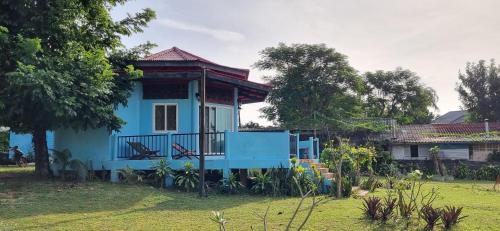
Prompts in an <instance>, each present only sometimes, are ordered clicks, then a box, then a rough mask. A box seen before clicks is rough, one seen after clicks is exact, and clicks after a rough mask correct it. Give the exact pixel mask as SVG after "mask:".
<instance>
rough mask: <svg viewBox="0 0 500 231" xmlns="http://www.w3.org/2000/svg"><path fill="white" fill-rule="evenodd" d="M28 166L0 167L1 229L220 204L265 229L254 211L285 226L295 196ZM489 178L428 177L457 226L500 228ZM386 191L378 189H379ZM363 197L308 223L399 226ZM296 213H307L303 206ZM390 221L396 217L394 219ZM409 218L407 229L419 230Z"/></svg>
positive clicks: (332, 204) (327, 205)
mask: <svg viewBox="0 0 500 231" xmlns="http://www.w3.org/2000/svg"><path fill="white" fill-rule="evenodd" d="M32 170H33V168H32V167H28V168H23V169H21V168H17V167H0V230H39V229H49V230H217V226H216V225H215V224H213V223H212V222H211V221H210V220H209V216H210V213H211V211H212V210H222V211H224V213H225V216H226V218H227V219H228V224H227V228H228V230H250V229H251V226H252V225H253V226H254V229H255V230H262V226H261V222H260V220H259V218H258V217H257V216H256V214H263V213H264V212H265V209H266V208H267V205H268V204H269V203H271V210H270V212H269V226H270V227H271V228H272V229H273V230H283V229H284V227H285V226H286V223H287V220H288V218H289V217H290V216H291V214H292V210H293V209H294V208H295V206H296V203H297V202H298V199H297V198H268V197H259V196H249V195H235V196H223V195H220V196H210V197H209V198H207V199H200V198H198V197H197V195H196V194H193V193H182V192H176V191H164V190H159V189H156V188H153V187H149V186H130V185H121V184H111V183H108V182H90V183H84V184H77V185H75V184H72V183H62V182H59V181H45V182H38V181H35V180H33V179H31V177H30V174H31V171H32ZM492 185H493V183H492V182H465V181H460V182H453V183H437V182H432V183H429V184H428V185H427V186H426V187H427V188H430V187H432V186H435V187H439V190H440V192H441V196H440V198H439V199H438V201H437V202H436V203H435V205H438V206H441V205H445V204H453V205H457V206H464V213H465V215H468V216H469V217H467V218H466V219H465V220H464V221H463V222H462V223H460V224H459V225H458V226H457V228H458V229H459V230H500V192H493V191H492V190H491V188H492ZM384 193H385V192H384V190H379V191H378V192H377V193H375V194H379V195H383V194H384ZM360 207H361V200H360V199H353V198H350V199H344V200H327V201H325V202H324V203H323V204H321V205H320V206H319V207H318V209H317V210H315V212H314V213H313V216H312V217H311V219H310V221H309V223H308V224H307V225H306V229H307V230H380V229H387V230H391V229H402V228H403V225H402V224H395V225H394V224H390V225H386V226H381V225H379V224H377V223H370V222H368V221H366V220H364V219H362V214H361V210H360V209H359V208H360ZM301 215H304V212H302V214H301ZM392 223H394V222H392ZM422 227H423V224H422V223H421V224H414V225H411V226H410V229H421V228H422Z"/></svg>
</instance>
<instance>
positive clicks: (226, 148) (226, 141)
mask: <svg viewBox="0 0 500 231" xmlns="http://www.w3.org/2000/svg"><path fill="white" fill-rule="evenodd" d="M228 137H229V131H228V130H225V131H224V158H225V159H226V160H229V156H230V154H229V153H230V152H231V151H230V149H229V142H231V140H230V139H228Z"/></svg>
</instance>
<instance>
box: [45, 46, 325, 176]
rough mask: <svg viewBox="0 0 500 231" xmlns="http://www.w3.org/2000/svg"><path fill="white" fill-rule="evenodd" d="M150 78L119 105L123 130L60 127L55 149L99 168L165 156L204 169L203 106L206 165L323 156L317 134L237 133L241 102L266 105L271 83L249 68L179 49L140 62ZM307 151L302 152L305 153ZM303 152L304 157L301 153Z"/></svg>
mask: <svg viewBox="0 0 500 231" xmlns="http://www.w3.org/2000/svg"><path fill="white" fill-rule="evenodd" d="M135 66H136V68H137V69H141V70H143V72H144V76H143V77H142V78H140V79H139V80H136V81H135V83H134V89H133V92H132V94H131V96H130V97H129V99H128V104H127V105H126V106H122V107H120V108H118V109H117V111H116V113H117V115H118V116H119V117H120V118H122V119H123V120H124V121H125V122H126V124H125V125H124V126H123V127H122V128H121V130H120V131H119V132H111V133H110V132H108V131H107V130H106V129H105V128H102V129H95V130H87V131H74V130H71V129H60V130H56V131H54V149H57V150H63V149H66V148H67V149H69V150H71V152H72V153H73V158H77V159H80V160H81V161H83V162H86V163H89V164H91V166H92V168H93V169H94V170H110V171H111V180H112V181H117V180H118V173H117V170H119V169H122V168H125V167H131V168H134V169H140V170H148V169H151V167H152V165H153V164H154V163H155V162H157V161H158V160H159V159H160V158H166V159H167V160H168V161H169V163H170V165H171V167H173V168H175V169H181V168H182V167H183V165H184V163H185V162H186V161H190V162H192V163H193V164H194V166H195V167H197V166H198V162H199V161H198V157H199V155H200V153H199V152H200V151H199V150H200V148H199V131H200V128H199V126H200V125H199V124H200V123H199V122H200V118H199V115H200V110H205V113H204V114H205V118H203V119H204V121H205V131H206V134H205V141H204V143H205V144H206V146H205V148H204V149H205V156H206V157H205V168H206V169H208V170H211V169H213V170H215V169H217V170H222V172H223V175H224V176H226V177H227V175H228V174H229V172H230V170H231V169H255V168H262V169H265V168H272V167H289V166H290V159H291V157H294V156H300V158H302V159H308V160H312V161H316V162H317V161H318V159H319V146H318V139H316V138H313V137H310V138H307V139H304V140H300V138H299V136H298V134H291V133H290V132H289V131H287V130H282V131H273V132H258V131H253V132H243V131H238V125H239V122H238V121H239V112H240V107H241V105H243V104H249V103H256V102H262V101H264V99H265V98H266V96H267V94H268V92H269V91H270V89H271V86H269V85H266V84H261V83H256V82H252V81H249V80H248V75H249V70H247V69H239V68H233V67H227V66H223V65H219V64H216V63H214V62H211V61H209V60H207V59H204V58H201V57H199V56H196V55H193V54H191V53H189V52H186V51H184V50H181V49H179V48H176V47H173V48H171V49H168V50H164V51H161V52H159V53H156V54H153V55H150V56H147V57H145V58H143V59H142V60H139V61H138V62H137V63H135ZM203 74H205V76H206V88H205V89H206V90H205V92H206V105H205V108H200V100H199V91H198V88H199V81H200V78H201V77H202V75H203ZM301 150H302V151H301ZM300 153H302V154H301V155H299V154H300Z"/></svg>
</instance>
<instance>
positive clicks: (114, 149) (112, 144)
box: [109, 134, 118, 160]
mask: <svg viewBox="0 0 500 231" xmlns="http://www.w3.org/2000/svg"><path fill="white" fill-rule="evenodd" d="M109 152H110V154H111V160H117V159H118V137H117V136H116V134H112V135H111V136H109Z"/></svg>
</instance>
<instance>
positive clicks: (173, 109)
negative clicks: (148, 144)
mask: <svg viewBox="0 0 500 231" xmlns="http://www.w3.org/2000/svg"><path fill="white" fill-rule="evenodd" d="M167 130H169V131H176V130H177V106H175V105H168V106H167Z"/></svg>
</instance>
